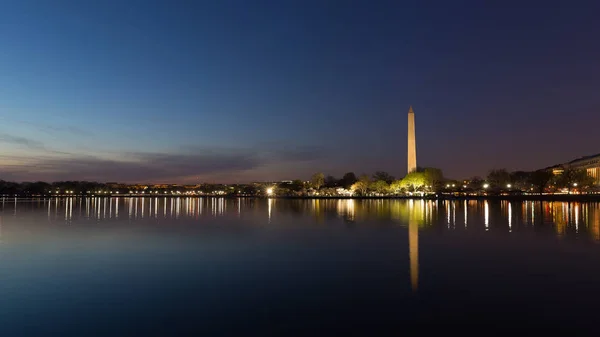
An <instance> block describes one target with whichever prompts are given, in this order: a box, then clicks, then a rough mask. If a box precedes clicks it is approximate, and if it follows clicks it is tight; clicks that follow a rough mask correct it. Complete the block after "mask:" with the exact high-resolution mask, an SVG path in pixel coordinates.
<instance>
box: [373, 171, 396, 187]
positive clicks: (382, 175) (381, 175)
mask: <svg viewBox="0 0 600 337" xmlns="http://www.w3.org/2000/svg"><path fill="white" fill-rule="evenodd" d="M379 180H382V181H385V182H386V183H387V184H391V183H392V182H393V181H394V177H392V176H391V175H390V174H389V173H387V172H384V171H377V172H375V174H373V181H379Z"/></svg>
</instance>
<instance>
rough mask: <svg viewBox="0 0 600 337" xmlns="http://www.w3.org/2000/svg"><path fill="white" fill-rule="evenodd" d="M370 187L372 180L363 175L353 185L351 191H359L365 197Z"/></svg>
mask: <svg viewBox="0 0 600 337" xmlns="http://www.w3.org/2000/svg"><path fill="white" fill-rule="evenodd" d="M370 185H371V179H369V176H368V175H366V174H363V175H361V176H360V177H359V178H358V181H356V182H355V183H354V184H353V185H352V187H351V189H352V190H353V191H359V192H360V194H361V195H365V194H367V191H368V190H369V186H370Z"/></svg>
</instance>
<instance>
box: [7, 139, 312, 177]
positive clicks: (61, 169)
mask: <svg viewBox="0 0 600 337" xmlns="http://www.w3.org/2000/svg"><path fill="white" fill-rule="evenodd" d="M12 141H17V140H15V139H13V140H12ZM18 141H19V142H24V143H26V144H27V143H28V140H26V139H19V140H18ZM31 146H40V144H35V143H31ZM119 157H123V158H126V159H125V160H116V159H115V160H113V159H103V158H97V157H93V156H79V155H69V156H62V157H60V158H59V157H56V156H54V157H52V156H46V157H44V158H27V157H21V158H20V159H21V161H20V163H21V164H20V165H21V167H19V164H16V165H15V164H13V165H11V166H0V175H4V176H9V177H12V179H17V180H95V181H120V182H157V181H172V182H178V181H180V180H181V179H183V178H186V179H189V177H197V178H198V180H201V179H202V177H206V176H214V175H220V176H227V175H229V176H231V177H235V176H236V175H238V174H241V173H247V172H248V171H251V170H256V169H259V168H261V167H264V166H267V165H282V164H289V163H293V162H306V161H310V160H314V159H318V158H322V157H323V151H321V150H320V149H317V148H294V149H277V150H268V151H265V150H260V151H259V150H258V149H206V148H205V149H198V150H196V151H189V149H188V152H186V153H146V152H129V153H125V154H121V155H120V156H119ZM12 159H13V161H15V160H18V159H19V158H18V157H14V156H13V158H12ZM0 178H1V177H0Z"/></svg>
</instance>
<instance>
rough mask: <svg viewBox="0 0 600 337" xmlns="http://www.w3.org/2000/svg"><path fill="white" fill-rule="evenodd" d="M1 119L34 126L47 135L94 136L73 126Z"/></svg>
mask: <svg viewBox="0 0 600 337" xmlns="http://www.w3.org/2000/svg"><path fill="white" fill-rule="evenodd" d="M0 119H2V120H4V121H8V122H13V123H19V124H23V125H28V126H32V127H34V128H36V129H38V130H39V131H42V132H46V133H65V132H67V133H70V134H73V135H76V136H89V135H90V134H92V132H90V131H86V130H83V129H81V128H78V127H76V126H72V125H65V126H56V125H51V124H46V123H40V122H30V121H24V120H19V119H12V118H6V117H0Z"/></svg>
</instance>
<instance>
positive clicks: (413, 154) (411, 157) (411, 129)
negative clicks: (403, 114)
mask: <svg viewBox="0 0 600 337" xmlns="http://www.w3.org/2000/svg"><path fill="white" fill-rule="evenodd" d="M416 170H417V143H416V141H415V112H414V111H413V108H412V105H411V106H410V108H408V171H407V172H406V173H407V174H408V173H411V172H414V171H416Z"/></svg>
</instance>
